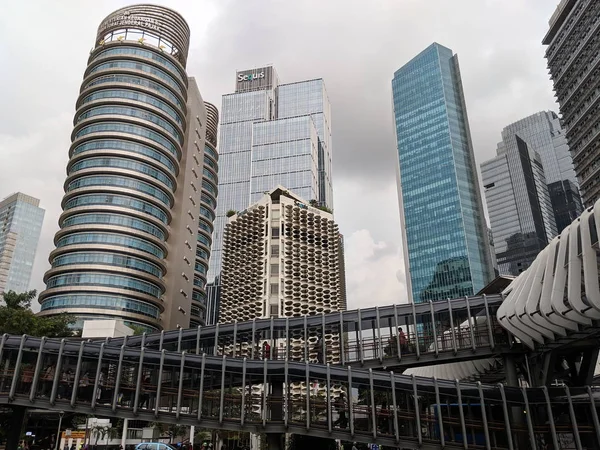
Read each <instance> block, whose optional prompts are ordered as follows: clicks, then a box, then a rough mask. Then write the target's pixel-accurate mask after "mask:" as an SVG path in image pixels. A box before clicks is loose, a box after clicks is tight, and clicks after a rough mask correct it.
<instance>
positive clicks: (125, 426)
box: [121, 419, 129, 448]
mask: <svg viewBox="0 0 600 450" xmlns="http://www.w3.org/2000/svg"><path fill="white" fill-rule="evenodd" d="M128 427H129V419H123V434H122V435H121V446H122V447H123V448H125V441H126V440H127V428H128Z"/></svg>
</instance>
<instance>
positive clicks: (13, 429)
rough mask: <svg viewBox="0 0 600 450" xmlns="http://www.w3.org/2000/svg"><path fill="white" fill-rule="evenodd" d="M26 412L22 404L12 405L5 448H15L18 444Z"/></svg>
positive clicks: (12, 449)
mask: <svg viewBox="0 0 600 450" xmlns="http://www.w3.org/2000/svg"><path fill="white" fill-rule="evenodd" d="M26 413H27V408H25V407H24V406H13V407H12V414H11V416H10V419H11V420H10V432H9V433H8V436H7V437H6V450H17V447H18V446H19V440H20V439H21V433H22V431H23V422H24V421H25V414H26ZM55 432H56V431H55ZM57 439H58V437H57Z"/></svg>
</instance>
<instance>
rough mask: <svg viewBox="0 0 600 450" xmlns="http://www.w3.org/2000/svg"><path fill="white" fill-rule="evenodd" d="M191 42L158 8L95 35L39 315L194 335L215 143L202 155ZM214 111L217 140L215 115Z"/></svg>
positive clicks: (124, 16)
mask: <svg viewBox="0 0 600 450" xmlns="http://www.w3.org/2000/svg"><path fill="white" fill-rule="evenodd" d="M189 36H190V32H189V27H188V25H187V23H186V22H185V20H184V19H183V18H182V17H181V16H180V15H179V14H177V13H176V12H174V11H172V10H170V9H167V8H163V7H158V6H154V5H135V6H130V7H126V8H122V9H120V10H118V11H115V12H114V13H112V14H110V15H109V16H108V17H107V18H106V19H105V20H104V21H103V22H102V23H101V25H100V27H99V28H98V33H97V36H96V42H95V47H94V49H93V50H92V52H91V54H90V57H89V60H88V66H87V68H86V70H85V73H84V78H83V83H82V85H81V90H80V95H79V98H78V100H77V104H76V107H77V111H76V113H75V119H74V130H73V133H72V136H71V139H72V144H71V147H70V150H69V157H70V159H69V163H68V166H67V173H68V176H67V179H66V181H65V186H64V187H65V196H64V198H63V201H62V207H63V213H62V215H61V216H60V219H59V224H60V231H58V233H57V234H56V237H55V244H56V249H55V250H54V251H53V252H52V253H51V254H50V262H51V264H52V268H51V269H50V270H49V271H48V272H47V273H46V275H45V282H46V286H47V289H46V290H45V291H44V292H42V293H41V294H40V298H39V300H40V303H41V311H42V314H55V313H58V312H68V313H71V314H76V315H77V316H78V317H79V318H82V319H87V318H94V319H102V318H121V319H124V320H125V321H126V322H129V323H133V324H136V325H140V326H143V327H145V328H149V329H162V328H166V329H168V328H174V327H176V326H188V325H189V321H190V317H191V316H192V306H191V304H192V299H193V298H194V299H195V298H196V297H194V295H195V290H194V289H193V286H194V285H195V284H196V282H195V276H194V275H195V271H196V268H197V266H198V265H204V266H207V264H208V256H209V254H208V253H207V252H208V251H209V250H210V231H212V219H213V218H214V212H213V210H214V208H215V206H216V195H217V192H216V185H217V180H216V172H217V171H216V164H217V155H216V151H215V149H214V147H215V146H216V139H215V140H214V141H212V142H211V143H209V144H207V145H205V134H206V123H207V113H206V106H205V104H204V101H203V100H202V98H201V96H200V93H199V91H198V88H197V86H196V83H195V81H194V80H193V79H192V78H189V79H188V76H187V74H186V71H185V66H186V59H187V53H188V47H189ZM209 109H210V110H211V112H212V114H211V115H210V117H211V119H210V133H212V134H214V135H216V126H217V125H216V123H217V121H218V114H217V113H216V109H215V108H214V106H212V105H210V106H209ZM205 150H206V151H207V152H208V154H209V158H207V161H206V163H207V165H208V166H210V167H209V168H208V169H205V168H204V166H205V160H204V153H205ZM213 172H214V173H213ZM203 174H204V175H203ZM205 177H208V178H211V177H213V178H214V179H213V180H208V182H207V183H205V182H204V178H205ZM205 184H206V187H204V186H205ZM206 190H208V191H209V192H208V193H205V192H204V191H206ZM199 228H200V229H201V230H205V231H207V233H198V229H199ZM196 235H198V237H197V238H196ZM205 240H206V241H208V242H205ZM196 242H198V245H196ZM202 247H206V248H207V249H208V250H207V251H206V252H204V253H202V252H201V253H200V255H201V257H200V261H199V262H198V261H196V255H197V254H198V251H201V250H200V249H201V248H202ZM205 270H206V269H205ZM201 288H202V290H203V289H204V286H203V285H202V286H201ZM201 308H202V305H201V304H198V305H196V308H195V309H194V312H195V313H197V314H196V315H195V317H196V319H197V320H196V322H198V323H201V322H202V316H203V315H202V313H201V311H200V310H201Z"/></svg>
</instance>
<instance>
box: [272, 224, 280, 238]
mask: <svg viewBox="0 0 600 450" xmlns="http://www.w3.org/2000/svg"><path fill="white" fill-rule="evenodd" d="M271 236H273V239H279V227H272V228H271Z"/></svg>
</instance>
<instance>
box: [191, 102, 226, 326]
mask: <svg viewBox="0 0 600 450" xmlns="http://www.w3.org/2000/svg"><path fill="white" fill-rule="evenodd" d="M204 104H205V106H206V141H205V144H204V167H203V169H202V195H201V196H200V216H199V217H198V234H197V236H196V238H197V241H198V242H197V243H196V262H195V265H194V269H195V273H194V286H193V290H192V307H191V314H190V326H192V327H194V326H198V325H204V324H205V323H206V313H207V294H206V277H207V274H208V264H209V260H210V247H211V244H212V233H213V220H214V218H215V210H216V208H217V193H218V190H217V186H218V184H219V179H218V173H219V154H218V153H217V128H218V125H219V112H218V111H217V108H216V107H215V106H214V105H211V104H210V103H207V102H205V103H204Z"/></svg>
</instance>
